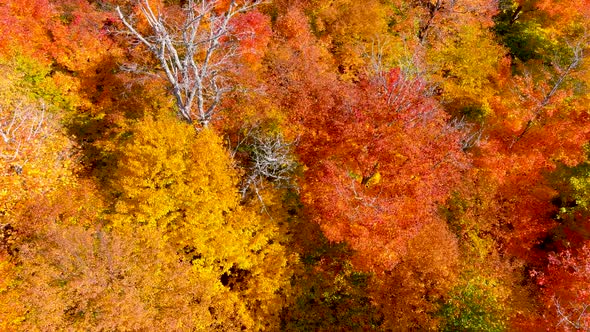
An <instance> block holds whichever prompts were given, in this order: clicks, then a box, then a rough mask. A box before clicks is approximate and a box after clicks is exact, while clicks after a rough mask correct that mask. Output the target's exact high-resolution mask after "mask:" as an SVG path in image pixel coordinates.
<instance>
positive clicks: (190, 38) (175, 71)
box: [116, 0, 263, 127]
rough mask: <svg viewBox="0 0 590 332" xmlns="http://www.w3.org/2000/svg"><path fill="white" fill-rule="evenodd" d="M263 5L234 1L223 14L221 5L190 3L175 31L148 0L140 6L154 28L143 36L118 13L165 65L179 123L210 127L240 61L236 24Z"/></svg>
mask: <svg viewBox="0 0 590 332" xmlns="http://www.w3.org/2000/svg"><path fill="white" fill-rule="evenodd" d="M262 2H263V0H253V1H245V2H240V3H238V2H236V1H235V0H232V1H231V2H230V3H229V5H228V6H227V7H226V9H225V10H219V8H221V7H222V6H221V1H220V0H188V2H187V4H186V5H185V6H184V7H183V9H182V11H183V15H184V22H183V23H182V24H180V26H178V25H176V26H175V25H174V24H169V23H168V21H167V20H166V18H165V16H164V14H163V12H162V11H161V9H157V10H154V9H153V8H152V6H151V5H150V1H149V0H137V6H138V7H139V10H140V12H141V14H142V15H143V17H144V18H145V19H146V21H147V23H148V24H149V26H150V27H151V30H152V31H151V33H149V34H148V33H146V34H143V33H142V32H140V31H138V30H137V29H136V28H135V26H134V24H133V23H132V21H131V18H130V16H126V15H125V14H123V12H122V11H121V9H120V8H119V7H117V9H116V11H117V13H118V15H119V18H120V19H121V21H122V22H123V25H124V26H125V27H126V28H127V30H128V31H129V33H130V34H131V35H132V36H134V37H135V38H137V40H139V42H140V43H142V44H143V45H145V46H146V47H147V48H148V50H149V51H150V52H151V53H152V54H153V55H154V56H155V57H156V58H157V59H158V61H159V62H160V66H161V67H162V70H163V71H164V74H165V76H166V79H167V80H168V82H169V83H170V84H171V85H172V94H173V95H174V98H175V99H176V106H177V107H178V115H179V117H180V118H182V119H183V120H185V121H187V122H188V123H193V122H195V121H196V122H197V124H199V125H201V126H203V127H206V126H207V125H208V124H209V122H210V121H211V120H212V118H213V116H214V114H215V109H216V107H217V106H218V105H219V103H220V101H221V98H222V96H223V94H225V93H226V92H228V91H229V87H228V86H227V84H226V82H225V77H224V75H223V73H224V71H226V70H227V68H228V66H229V65H230V63H231V60H232V58H233V57H234V56H235V55H236V52H235V45H233V44H232V41H233V40H234V39H235V37H236V32H234V31H233V30H232V25H231V21H232V19H233V18H234V17H235V16H236V15H237V14H239V13H243V12H246V11H248V10H251V9H253V8H254V7H256V6H257V5H259V4H260V3H262Z"/></svg>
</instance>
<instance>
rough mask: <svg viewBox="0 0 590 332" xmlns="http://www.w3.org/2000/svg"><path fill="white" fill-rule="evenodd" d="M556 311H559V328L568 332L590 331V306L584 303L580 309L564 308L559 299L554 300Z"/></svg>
mask: <svg viewBox="0 0 590 332" xmlns="http://www.w3.org/2000/svg"><path fill="white" fill-rule="evenodd" d="M553 303H554V304H555V310H556V311H557V318H559V322H557V326H562V325H563V327H564V328H565V330H566V331H568V330H570V329H574V330H576V331H590V326H588V314H589V310H588V308H589V307H590V304H586V303H582V304H580V305H579V306H578V307H573V306H570V308H567V307H565V306H563V305H562V304H561V303H560V302H559V300H558V299H557V298H553Z"/></svg>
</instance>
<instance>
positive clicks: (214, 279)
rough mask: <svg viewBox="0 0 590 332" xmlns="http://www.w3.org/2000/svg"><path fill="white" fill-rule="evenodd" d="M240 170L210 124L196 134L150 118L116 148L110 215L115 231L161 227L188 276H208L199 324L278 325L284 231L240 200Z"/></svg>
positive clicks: (284, 273)
mask: <svg viewBox="0 0 590 332" xmlns="http://www.w3.org/2000/svg"><path fill="white" fill-rule="evenodd" d="M237 175H238V174H237V172H236V171H235V170H234V168H233V167H232V161H231V158H230V156H229V153H228V152H227V151H226V150H225V149H224V147H223V146H222V143H221V138H220V137H219V136H218V135H217V134H216V133H215V132H214V131H213V130H212V129H208V128H205V129H202V130H201V131H199V132H198V133H196V134H195V130H194V129H193V127H191V125H189V124H187V123H183V122H180V121H178V120H177V119H175V118H174V117H172V116H166V115H163V116H160V117H159V118H158V119H152V118H149V117H148V118H146V119H145V120H144V121H142V122H138V123H137V125H136V126H135V127H134V128H133V134H132V137H131V138H130V139H129V141H128V142H127V143H126V144H124V145H123V146H122V148H121V156H120V160H119V167H118V169H117V171H116V172H115V174H114V177H113V189H114V191H115V195H116V196H118V199H117V202H116V204H115V206H114V211H113V213H112V214H111V216H110V220H111V222H112V227H113V229H114V231H119V230H125V229H128V228H137V229H140V230H141V229H150V230H158V231H160V232H162V234H163V236H164V237H165V238H166V241H167V242H168V243H169V244H170V245H171V246H172V247H174V248H176V252H177V255H178V256H179V259H181V260H184V261H188V262H190V264H191V266H192V273H193V274H192V277H193V278H195V280H199V281H204V280H206V281H208V291H207V292H206V293H205V294H203V298H200V299H197V300H195V306H206V307H207V308H209V307H211V308H212V309H211V310H210V311H211V317H210V321H208V322H204V323H203V324H204V325H203V326H205V327H207V328H213V327H223V328H225V329H228V328H230V327H231V326H235V327H242V326H245V327H247V328H249V329H251V328H252V329H253V328H256V329H258V328H268V327H274V328H276V325H274V324H277V322H278V310H280V308H281V301H283V294H285V292H286V291H287V288H288V285H287V281H288V277H289V274H288V269H287V264H288V258H287V257H286V252H285V248H284V247H283V244H282V241H284V238H283V236H284V235H283V234H282V233H281V231H280V229H279V228H278V226H277V224H276V222H275V220H273V219H272V218H270V217H269V216H268V215H263V214H260V213H259V212H258V211H260V210H258V211H257V210H255V209H252V208H247V207H245V206H241V205H240V196H239V194H238V189H237V183H238V176H237ZM213 298H218V299H222V300H219V301H213V300H212V299H213ZM206 303H208V304H206Z"/></svg>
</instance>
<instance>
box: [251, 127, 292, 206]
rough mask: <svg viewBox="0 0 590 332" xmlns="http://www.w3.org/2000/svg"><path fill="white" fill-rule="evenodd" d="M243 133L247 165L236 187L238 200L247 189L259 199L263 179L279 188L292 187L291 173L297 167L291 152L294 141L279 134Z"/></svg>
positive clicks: (256, 131) (255, 131) (260, 198)
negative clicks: (242, 178) (240, 183)
mask: <svg viewBox="0 0 590 332" xmlns="http://www.w3.org/2000/svg"><path fill="white" fill-rule="evenodd" d="M246 135H247V136H246V137H245V139H244V142H245V145H246V146H247V149H248V150H249V165H248V166H247V167H246V172H247V175H246V177H245V178H244V180H243V183H242V185H241V189H240V192H241V194H242V199H245V198H246V197H247V196H248V192H249V191H250V190H251V191H252V192H253V193H255V194H256V196H258V199H259V200H260V201H261V202H262V197H261V196H260V194H259V191H260V189H262V188H263V187H264V182H265V181H268V182H270V183H272V184H273V185H274V186H276V187H279V188H286V187H293V181H292V180H293V173H294V172H295V168H296V167H297V163H296V161H295V160H294V158H293V153H292V148H293V144H295V143H294V142H291V143H289V142H287V141H285V139H284V138H283V136H282V135H280V134H274V135H268V134H264V133H261V132H260V131H258V130H254V131H252V130H250V131H248V133H247V134H246ZM262 203H263V202H262Z"/></svg>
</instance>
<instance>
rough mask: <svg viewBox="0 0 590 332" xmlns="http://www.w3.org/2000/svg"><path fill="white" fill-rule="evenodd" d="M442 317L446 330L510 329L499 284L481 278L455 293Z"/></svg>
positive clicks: (442, 308) (468, 283)
mask: <svg viewBox="0 0 590 332" xmlns="http://www.w3.org/2000/svg"><path fill="white" fill-rule="evenodd" d="M439 315H440V316H441V318H442V319H443V322H442V328H441V330H442V331H490V332H499V331H505V330H506V327H507V326H506V317H505V316H504V308H503V307H502V301H501V300H500V296H499V295H498V294H497V282H495V281H494V280H489V279H484V278H480V277H475V278H473V279H471V280H469V281H468V282H467V283H466V284H464V285H460V286H457V287H456V288H455V289H454V290H452V291H451V293H450V298H449V300H448V301H447V302H446V303H445V304H443V305H442V307H441V309H440V311H439Z"/></svg>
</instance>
